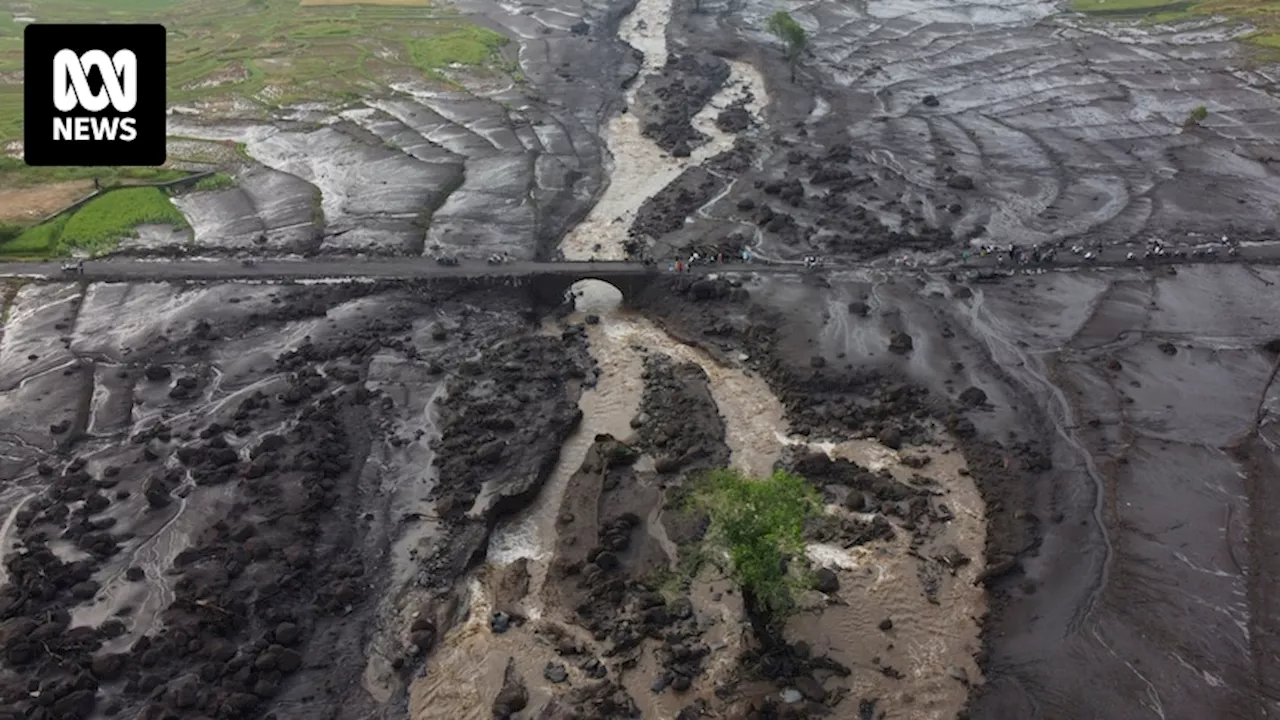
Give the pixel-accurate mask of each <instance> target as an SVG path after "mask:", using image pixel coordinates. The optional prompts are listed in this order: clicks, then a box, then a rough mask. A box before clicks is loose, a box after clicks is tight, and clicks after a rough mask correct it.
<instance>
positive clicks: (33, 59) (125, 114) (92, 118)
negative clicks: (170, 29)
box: [23, 23, 166, 166]
mask: <svg viewBox="0 0 1280 720" xmlns="http://www.w3.org/2000/svg"><path fill="white" fill-rule="evenodd" d="M24 45H25V48H24V56H25V62H24V66H25V67H24V71H25V72H24V79H23V91H24V106H25V107H24V110H25V121H24V138H23V145H24V155H25V159H26V161H27V164H28V165H41V166H49V165H72V166H94V165H150V166H155V165H163V164H164V162H165V135H166V132H165V124H166V123H165V102H166V84H165V80H166V78H165V65H166V57H165V30H164V27H163V26H161V25H110V24H99V25H46V24H40V23H36V24H33V25H28V26H27V28H26V31H25V38H24Z"/></svg>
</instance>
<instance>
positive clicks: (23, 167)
mask: <svg viewBox="0 0 1280 720" xmlns="http://www.w3.org/2000/svg"><path fill="white" fill-rule="evenodd" d="M189 174H190V173H187V172H184V171H182V170H169V169H166V168H149V167H27V164H26V163H24V162H22V161H21V160H19V159H18V158H12V157H0V188H6V187H8V188H13V187H32V186H35V185H43V184H44V183H51V182H67V181H69V180H92V179H93V178H98V180H99V182H101V183H102V185H103V186H104V187H112V186H115V185H128V184H131V183H133V184H136V183H144V182H168V181H170V180H178V179H180V178H184V177H186V176H187V175H189Z"/></svg>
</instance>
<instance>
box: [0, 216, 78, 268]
mask: <svg viewBox="0 0 1280 720" xmlns="http://www.w3.org/2000/svg"><path fill="white" fill-rule="evenodd" d="M70 219H71V218H70V216H67V215H63V216H61V217H57V218H54V219H53V220H50V221H49V222H47V223H42V224H40V225H36V226H34V227H31V228H28V229H27V230H26V231H24V232H23V233H22V234H20V235H18V236H17V237H15V238H13V239H11V240H6V241H5V242H3V243H0V257H3V258H5V259H13V260H17V259H25V258H43V257H48V256H50V255H54V254H56V252H57V247H58V238H59V237H61V236H62V229H63V228H64V227H66V225H67V221H68V220H70Z"/></svg>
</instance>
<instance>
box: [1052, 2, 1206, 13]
mask: <svg viewBox="0 0 1280 720" xmlns="http://www.w3.org/2000/svg"><path fill="white" fill-rule="evenodd" d="M1190 4H1191V3H1188V2H1185V1H1184V2H1170V0H1071V9H1072V10H1075V11H1077V12H1087V13H1103V14H1115V15H1121V14H1124V15H1129V14H1141V13H1148V12H1157V11H1158V12H1170V11H1176V10H1178V9H1180V8H1186V7H1188V6H1189V5H1190Z"/></svg>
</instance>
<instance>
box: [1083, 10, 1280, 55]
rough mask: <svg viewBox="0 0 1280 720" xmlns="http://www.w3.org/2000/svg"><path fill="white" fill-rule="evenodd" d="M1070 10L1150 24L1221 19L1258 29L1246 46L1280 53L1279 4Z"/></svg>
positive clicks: (1248, 36)
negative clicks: (1210, 18)
mask: <svg viewBox="0 0 1280 720" xmlns="http://www.w3.org/2000/svg"><path fill="white" fill-rule="evenodd" d="M1071 9H1072V10H1076V11H1078V12H1083V13H1089V14H1091V15H1100V16H1104V17H1105V16H1108V15H1112V16H1132V17H1141V18H1142V20H1143V22H1145V23H1148V24H1160V23H1176V22H1185V21H1188V20H1193V19H1196V18H1206V17H1210V16H1214V15H1222V16H1225V17H1229V18H1235V19H1237V20H1244V21H1247V22H1249V23H1251V24H1253V25H1255V26H1257V27H1258V31H1257V32H1254V33H1252V34H1250V35H1247V36H1245V37H1244V38H1243V39H1244V40H1245V41H1246V42H1248V43H1250V44H1252V45H1255V46H1257V47H1259V48H1265V49H1267V50H1280V0H1204V1H1203V2H1187V1H1185V0H1183V1H1182V2H1170V0H1071Z"/></svg>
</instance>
